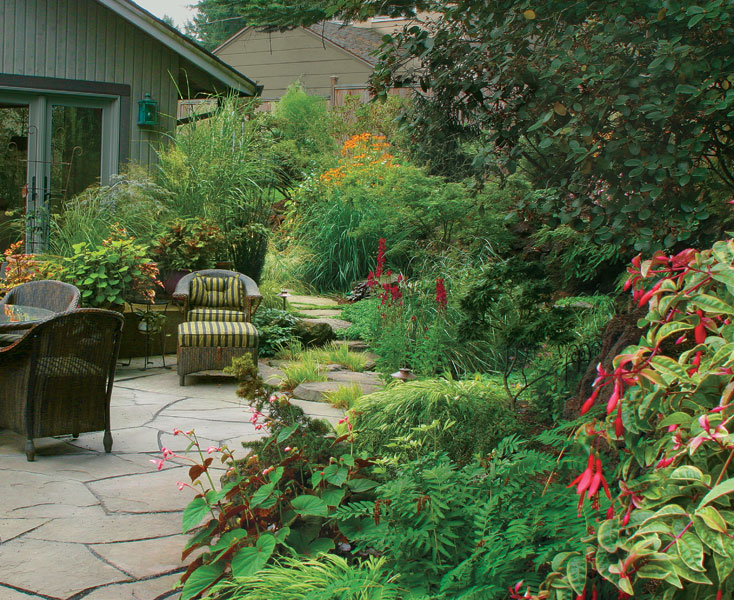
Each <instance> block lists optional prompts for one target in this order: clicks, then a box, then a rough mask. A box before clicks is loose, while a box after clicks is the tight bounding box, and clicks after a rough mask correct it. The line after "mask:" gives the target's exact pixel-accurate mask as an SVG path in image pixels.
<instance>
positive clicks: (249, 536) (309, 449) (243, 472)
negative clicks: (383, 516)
mask: <svg viewBox="0 0 734 600" xmlns="http://www.w3.org/2000/svg"><path fill="white" fill-rule="evenodd" d="M232 362H233V364H232V367H230V368H229V369H228V370H227V372H228V373H231V374H233V375H235V376H237V377H238V379H239V380H240V383H239V388H238V391H237V394H238V395H239V396H240V397H243V398H247V399H250V400H254V403H253V406H251V411H252V417H251V419H250V422H251V423H252V424H253V426H254V428H255V430H262V429H264V430H266V431H267V432H268V434H267V435H266V436H265V437H264V438H262V439H260V440H257V441H254V442H246V443H244V444H243V446H245V447H246V448H248V449H249V450H250V451H251V452H250V454H249V455H248V456H247V457H246V458H245V459H242V460H235V458H234V455H233V453H232V451H231V450H229V449H228V448H226V447H222V448H210V449H208V450H207V451H206V454H205V453H204V451H203V449H202V448H201V447H200V445H199V442H198V440H197V438H196V435H195V434H194V433H193V432H189V433H183V432H181V431H180V430H176V431H175V432H174V433H175V434H176V435H184V436H185V437H187V438H189V439H190V441H191V445H190V446H189V448H190V449H191V448H193V451H194V453H195V454H196V455H197V458H191V457H188V456H178V455H175V454H174V453H172V452H170V451H168V450H164V456H163V459H162V460H161V461H160V465H162V464H163V462H165V461H166V460H168V459H170V458H172V457H175V458H179V459H184V460H188V461H190V462H191V463H192V466H191V468H190V470H189V476H190V478H191V482H192V485H191V486H189V487H192V488H193V489H195V490H196V491H197V494H196V496H195V497H194V498H193V500H192V501H191V502H190V503H189V505H188V506H187V507H186V509H185V510H184V514H183V529H184V532H188V533H190V534H191V535H192V537H191V539H190V540H189V542H188V544H187V546H186V549H185V550H184V553H183V558H186V557H187V556H188V555H189V554H190V553H191V552H193V551H194V550H196V549H198V548H203V549H204V551H203V553H202V554H200V555H199V556H198V557H197V558H196V559H195V560H194V561H193V562H192V563H191V565H190V567H189V569H188V571H187V572H186V573H185V574H184V575H183V577H182V582H183V584H184V587H183V591H182V597H183V598H187V599H191V598H197V597H200V596H201V594H202V593H203V592H204V591H205V590H207V589H209V588H210V587H211V586H212V585H214V584H215V583H216V582H217V581H218V580H219V579H220V578H221V577H222V575H223V574H224V573H225V572H228V573H229V572H231V575H232V576H233V577H235V578H238V577H249V576H252V575H254V574H255V573H258V572H259V571H260V570H262V569H263V568H264V567H265V565H266V564H268V562H269V561H270V560H271V557H273V556H277V555H280V554H281V553H282V552H283V551H287V552H290V553H292V554H296V555H300V556H304V557H307V558H315V557H317V556H318V555H320V554H323V553H326V552H328V551H330V550H333V549H334V542H335V540H339V539H340V538H341V534H340V533H339V532H338V529H337V527H336V524H335V523H334V518H333V513H334V511H335V509H336V507H337V506H339V505H340V504H341V503H342V502H344V501H348V500H350V499H351V500H357V501H361V500H364V499H365V498H369V497H370V495H369V490H371V489H372V488H373V487H374V485H365V483H366V482H367V481H371V480H369V479H368V477H367V476H366V474H367V470H368V469H369V467H370V465H371V463H370V461H368V460H366V459H365V457H364V456H361V455H359V454H356V453H355V452H354V449H353V446H352V441H353V438H352V436H351V434H349V435H346V436H342V437H340V438H337V439H336V440H333V439H328V438H327V437H326V434H327V433H328V432H329V431H330V427H329V425H328V424H327V423H325V422H323V421H316V420H313V419H310V418H308V417H306V416H305V415H304V413H303V411H302V410H301V409H300V408H298V407H297V406H295V405H292V404H291V403H290V402H289V401H288V399H287V397H285V396H276V395H270V394H269V391H268V388H267V387H266V386H265V385H264V384H263V381H262V378H261V377H260V376H259V374H258V372H257V367H256V366H255V365H254V364H253V363H252V358H251V357H250V356H249V355H246V356H244V357H240V358H237V359H235V360H233V361H232ZM266 407H267V408H266ZM264 410H268V413H269V414H268V415H265V414H264V413H263V412H262V411H264ZM215 453H216V454H218V455H220V458H221V462H222V463H223V464H225V465H226V466H227V473H226V475H225V476H224V477H223V480H222V484H223V485H222V487H221V489H219V490H217V486H215V483H214V481H213V479H212V473H211V471H210V467H211V465H212V463H213V461H214V457H213V456H211V454H215ZM207 455H209V456H207ZM356 482H358V483H356ZM375 485H376V484H375ZM199 490H200V491H199Z"/></svg>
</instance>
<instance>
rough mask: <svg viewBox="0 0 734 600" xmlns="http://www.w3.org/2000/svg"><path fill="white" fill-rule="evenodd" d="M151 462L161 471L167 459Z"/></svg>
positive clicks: (151, 460) (152, 460)
mask: <svg viewBox="0 0 734 600" xmlns="http://www.w3.org/2000/svg"><path fill="white" fill-rule="evenodd" d="M150 462H152V463H153V464H154V465H156V468H157V469H158V470H159V471H160V470H161V469H162V468H163V465H164V464H165V462H166V459H164V458H159V459H157V460H156V459H153V458H151V459H150Z"/></svg>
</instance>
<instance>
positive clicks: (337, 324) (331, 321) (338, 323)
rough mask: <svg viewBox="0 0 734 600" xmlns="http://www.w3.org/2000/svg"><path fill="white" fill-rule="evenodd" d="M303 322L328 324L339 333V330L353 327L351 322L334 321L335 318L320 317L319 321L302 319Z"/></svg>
mask: <svg viewBox="0 0 734 600" xmlns="http://www.w3.org/2000/svg"><path fill="white" fill-rule="evenodd" d="M301 320H302V321H305V322H306V323H326V324H327V325H328V326H329V327H331V328H332V329H333V330H334V331H338V330H339V329H349V327H350V325H351V323H350V322H349V321H344V320H343V319H334V318H329V317H319V318H317V319H301Z"/></svg>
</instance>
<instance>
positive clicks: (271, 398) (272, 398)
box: [268, 394, 278, 404]
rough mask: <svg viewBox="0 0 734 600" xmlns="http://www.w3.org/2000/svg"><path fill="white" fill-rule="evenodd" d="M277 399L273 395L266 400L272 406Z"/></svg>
mask: <svg viewBox="0 0 734 600" xmlns="http://www.w3.org/2000/svg"><path fill="white" fill-rule="evenodd" d="M277 399H278V397H277V396H276V395H275V394H273V395H272V396H270V398H268V402H270V404H272V403H273V402H275V401H276V400H277Z"/></svg>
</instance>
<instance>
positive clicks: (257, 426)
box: [255, 423, 263, 431]
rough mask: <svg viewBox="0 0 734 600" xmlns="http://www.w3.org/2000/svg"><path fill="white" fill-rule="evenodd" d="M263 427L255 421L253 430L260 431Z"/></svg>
mask: <svg viewBox="0 0 734 600" xmlns="http://www.w3.org/2000/svg"><path fill="white" fill-rule="evenodd" d="M262 428H263V426H262V425H261V424H260V423H257V424H256V425H255V431H260V430H261V429H262Z"/></svg>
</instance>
